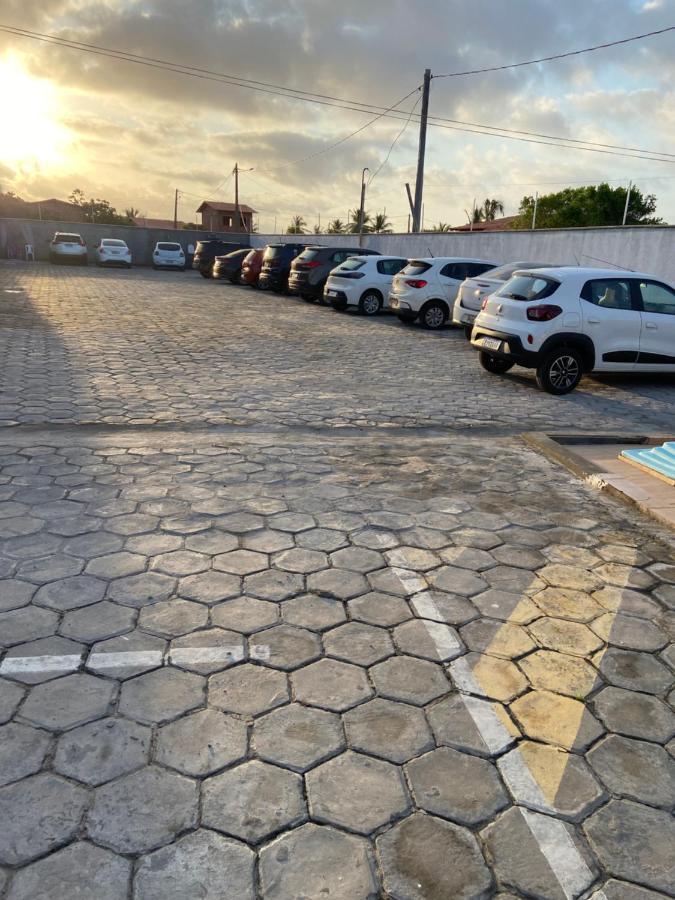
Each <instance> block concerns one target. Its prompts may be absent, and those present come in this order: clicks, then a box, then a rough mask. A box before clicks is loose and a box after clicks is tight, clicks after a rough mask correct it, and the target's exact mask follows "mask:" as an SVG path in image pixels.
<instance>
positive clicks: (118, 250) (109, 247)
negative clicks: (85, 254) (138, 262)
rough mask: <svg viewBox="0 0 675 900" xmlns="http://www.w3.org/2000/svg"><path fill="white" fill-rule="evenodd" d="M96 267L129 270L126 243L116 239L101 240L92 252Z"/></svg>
mask: <svg viewBox="0 0 675 900" xmlns="http://www.w3.org/2000/svg"><path fill="white" fill-rule="evenodd" d="M94 259H95V261H96V265H97V266H126V268H127V269H130V268H131V250H130V249H129V248H128V246H127V244H126V241H121V240H118V239H117V238H103V239H102V240H101V242H100V244H99V245H98V246H97V247H96V249H95V250H94Z"/></svg>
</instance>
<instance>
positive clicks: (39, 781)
mask: <svg viewBox="0 0 675 900" xmlns="http://www.w3.org/2000/svg"><path fill="white" fill-rule="evenodd" d="M87 800H88V793H87V791H86V790H85V789H84V788H81V787H76V786H75V785H74V784H70V783H69V782H68V781H64V780H63V778H57V776H56V775H51V774H49V773H43V774H41V775H32V776H31V777H30V778H24V779H23V780H22V781H17V782H16V783H15V784H10V785H7V786H6V787H3V788H0V821H1V822H2V823H3V827H2V828H0V863H4V864H6V865H11V866H18V865H22V864H23V863H26V862H30V860H32V859H36V858H37V857H38V856H43V855H44V854H45V853H48V852H49V851H50V850H55V849H56V848H57V847H60V846H61V845H62V844H66V843H68V841H70V840H71V838H73V836H74V835H75V834H76V832H77V830H78V828H79V827H80V820H81V818H82V814H83V812H84V810H85V808H86V805H87Z"/></svg>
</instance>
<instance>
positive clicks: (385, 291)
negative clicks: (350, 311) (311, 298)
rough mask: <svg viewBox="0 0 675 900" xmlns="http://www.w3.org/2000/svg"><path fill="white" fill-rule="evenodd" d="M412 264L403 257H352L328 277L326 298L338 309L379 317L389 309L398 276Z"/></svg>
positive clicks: (324, 291)
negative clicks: (408, 263)
mask: <svg viewBox="0 0 675 900" xmlns="http://www.w3.org/2000/svg"><path fill="white" fill-rule="evenodd" d="M407 262H408V260H407V259H405V257H402V256H350V257H349V259H346V260H345V261H344V262H342V263H340V265H339V266H336V267H335V268H334V269H333V270H332V271H331V273H330V275H329V276H328V280H327V281H326V286H325V288H324V290H323V297H324V300H325V301H326V302H327V303H330V304H331V305H332V306H333V308H334V309H338V310H345V309H347V308H348V307H350V306H351V307H353V308H356V309H358V311H359V312H360V313H362V314H363V315H364V316H375V315H377V313H379V312H381V311H382V310H383V309H386V308H387V307H388V297H389V291H390V289H391V283H392V279H393V277H394V275H396V273H397V272H400V271H401V269H402V268H403V267H404V266H405V265H406V263H407Z"/></svg>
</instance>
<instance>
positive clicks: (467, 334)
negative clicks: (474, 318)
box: [464, 325, 473, 341]
mask: <svg viewBox="0 0 675 900" xmlns="http://www.w3.org/2000/svg"><path fill="white" fill-rule="evenodd" d="M472 331H473V325H465V326H464V337H465V338H466V339H467V341H470V340H471V332H472Z"/></svg>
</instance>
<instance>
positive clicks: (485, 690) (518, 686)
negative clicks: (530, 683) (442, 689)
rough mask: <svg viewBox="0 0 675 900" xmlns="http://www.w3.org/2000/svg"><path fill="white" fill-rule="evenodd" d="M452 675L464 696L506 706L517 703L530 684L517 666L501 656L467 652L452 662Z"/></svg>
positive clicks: (450, 670)
mask: <svg viewBox="0 0 675 900" xmlns="http://www.w3.org/2000/svg"><path fill="white" fill-rule="evenodd" d="M528 658H529V657H528ZM448 672H449V673H450V677H451V678H452V681H453V683H454V685H455V687H456V688H457V689H458V690H459V691H461V692H462V693H465V694H477V695H478V696H479V697H486V698H487V699H489V700H500V701H501V702H503V703H506V702H508V701H509V700H513V699H514V698H515V697H517V696H518V695H519V694H522V693H523V692H524V691H525V690H526V688H527V681H526V679H525V678H524V676H523V675H522V674H521V672H520V671H519V669H518V668H517V666H516V665H515V664H514V663H512V662H511V661H510V660H506V659H500V658H499V657H498V656H485V655H484V654H482V653H466V654H465V655H464V656H461V657H460V658H459V659H456V660H454V661H453V662H452V663H450V666H449V667H448Z"/></svg>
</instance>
